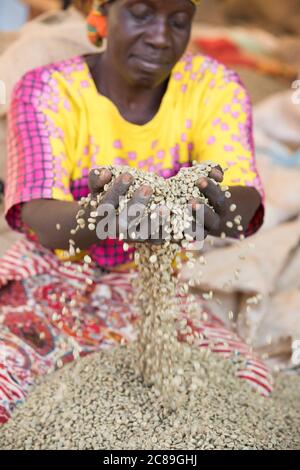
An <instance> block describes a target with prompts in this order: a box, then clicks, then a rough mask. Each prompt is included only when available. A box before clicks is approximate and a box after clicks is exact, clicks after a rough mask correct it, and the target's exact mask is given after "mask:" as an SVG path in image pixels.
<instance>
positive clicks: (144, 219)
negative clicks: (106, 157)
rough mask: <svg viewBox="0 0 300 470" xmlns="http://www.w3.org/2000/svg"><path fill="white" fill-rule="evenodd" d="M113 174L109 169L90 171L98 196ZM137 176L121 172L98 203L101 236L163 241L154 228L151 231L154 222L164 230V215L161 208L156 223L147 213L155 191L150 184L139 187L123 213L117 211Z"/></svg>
mask: <svg viewBox="0 0 300 470" xmlns="http://www.w3.org/2000/svg"><path fill="white" fill-rule="evenodd" d="M111 178H112V174H111V172H110V171H109V170H108V169H102V170H100V175H97V174H96V173H95V171H94V170H92V171H91V172H90V174H89V188H90V191H91V194H92V197H94V199H96V196H97V195H98V194H101V193H102V192H103V191H104V186H105V185H106V184H107V183H109V182H110V181H111ZM133 180H134V178H133V176H132V175H130V173H124V174H122V175H120V176H118V177H117V178H116V180H115V181H114V183H113V185H112V187H111V188H110V189H109V190H108V191H107V193H106V194H105V195H104V196H103V198H102V200H101V202H100V204H98V208H97V213H98V217H97V235H98V238H99V239H100V240H105V239H106V238H120V239H122V240H124V241H125V242H134V243H136V242H146V241H147V242H152V243H155V244H157V243H162V242H163V239H160V238H159V236H156V237H155V238H154V236H153V232H151V230H152V231H153V226H154V225H156V226H157V227H156V228H157V233H158V234H159V233H160V232H161V227H160V225H161V223H162V217H161V214H160V212H158V214H157V223H156V224H154V223H153V221H152V220H151V219H150V216H148V215H145V211H146V207H147V205H148V203H149V201H150V199H151V196H152V194H153V190H152V188H151V187H150V186H147V185H143V186H141V187H140V188H139V189H137V190H136V191H135V192H134V194H133V196H132V198H131V199H130V201H129V202H128V203H127V204H126V206H125V208H124V209H123V210H121V211H120V212H119V215H118V214H117V211H118V209H119V206H120V201H121V198H122V197H123V196H125V195H126V193H127V191H128V189H129V187H130V185H131V184H132V183H133ZM95 210H96V209H95ZM150 228H151V230H150ZM151 233H152V235H151ZM151 237H152V239H151ZM153 238H154V239H153Z"/></svg>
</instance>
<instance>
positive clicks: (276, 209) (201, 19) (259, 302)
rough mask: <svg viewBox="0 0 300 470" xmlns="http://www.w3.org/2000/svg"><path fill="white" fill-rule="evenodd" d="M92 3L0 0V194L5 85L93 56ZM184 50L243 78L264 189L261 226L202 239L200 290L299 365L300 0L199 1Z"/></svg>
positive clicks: (1, 230) (247, 333) (260, 346)
mask: <svg viewBox="0 0 300 470" xmlns="http://www.w3.org/2000/svg"><path fill="white" fill-rule="evenodd" d="M71 3H72V5H71ZM90 4H91V2H90V1H89V0H87V1H84V0H74V1H73V2H67V1H60V0H22V1H21V0H1V1H0V85H1V83H2V85H3V84H4V85H5V97H4V96H2V97H0V98H1V99H0V179H1V184H0V191H1V190H2V189H3V186H4V184H5V160H6V113H7V108H8V105H9V100H10V95H11V90H12V88H13V86H14V85H15V83H16V82H17V80H19V78H21V76H22V75H23V74H24V73H25V72H27V71H28V70H30V69H32V68H35V67H38V66H41V65H45V64H47V63H50V62H54V61H57V60H62V59H65V58H68V57H71V56H73V55H76V54H83V53H87V52H93V51H94V52H97V50H96V49H95V48H94V47H93V46H91V44H89V42H88V40H87V38H86V34H85V15H86V13H87V11H88V8H89V5H90ZM189 50H190V51H193V52H201V53H204V54H207V55H210V56H213V57H214V58H216V59H217V60H219V61H220V62H222V63H224V64H225V65H226V66H228V67H230V68H232V69H234V70H236V71H237V72H238V73H239V74H240V77H241V80H242V81H243V82H244V84H245V85H246V87H247V89H248V91H249V94H250V97H251V100H252V103H253V114H254V140H255V145H256V158H257V166H258V169H259V172H260V174H261V177H262V180H263V183H264V186H265V191H266V215H265V223H264V226H263V228H262V230H261V231H260V232H259V233H258V234H257V235H255V236H254V237H253V238H251V240H245V242H242V243H241V244H240V245H239V246H238V247H237V246H236V244H235V243H233V242H230V241H227V242H226V243H222V244H221V243H219V242H216V243H211V244H209V243H208V244H207V245H208V247H207V253H206V257H207V264H206V265H205V266H201V271H202V272H203V276H202V278H201V280H200V281H199V282H198V287H197V289H198V290H199V289H200V290H203V292H204V291H207V290H211V289H212V290H214V292H215V293H216V295H215V299H217V301H214V300H212V306H211V307H212V308H213V309H214V311H216V312H217V313H218V315H220V316H221V317H222V318H223V320H224V321H225V322H227V323H228V324H230V326H231V327H232V328H234V329H236V330H237V331H238V332H239V334H240V335H241V336H243V337H244V338H245V339H246V340H247V341H249V342H251V343H252V344H253V345H254V347H255V348H256V349H257V350H259V351H260V352H261V353H263V354H265V355H266V357H268V360H269V361H270V363H272V364H274V365H276V366H278V365H283V366H284V367H286V368H287V369H288V370H291V371H292V370H293V371H300V80H298V77H299V71H300V0H284V1H283V0H247V1H245V0H203V1H202V3H201V5H200V6H199V7H198V10H197V15H196V21H195V24H194V28H193V34H192V39H191V42H190V44H189ZM299 78H300V77H299ZM0 90H1V86H0ZM2 90H3V86H2ZM0 211H1V220H0V237H1V244H0V256H1V255H2V254H3V253H4V252H5V251H6V249H7V248H8V247H9V246H11V244H12V242H13V241H14V240H15V239H16V238H17V237H18V236H19V235H17V234H15V233H12V232H11V231H10V230H9V229H8V227H7V225H6V223H5V221H4V217H3V205H1V207H0ZM199 270H200V268H199V266H196V268H195V270H193V271H191V270H188V269H185V270H184V272H183V276H185V277H187V278H189V279H190V278H194V279H195V280H197V279H198V278H197V276H198V273H199ZM236 273H238V275H237V274H236ZM228 280H229V281H228ZM228 312H230V315H229V316H228Z"/></svg>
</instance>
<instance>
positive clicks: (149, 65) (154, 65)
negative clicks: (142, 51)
mask: <svg viewBox="0 0 300 470" xmlns="http://www.w3.org/2000/svg"><path fill="white" fill-rule="evenodd" d="M132 58H133V60H134V61H135V62H136V63H137V65H138V66H139V68H141V69H143V70H146V71H149V72H154V71H156V70H159V69H163V68H166V67H167V66H168V63H166V62H157V61H151V60H146V59H142V58H141V57H137V56H132Z"/></svg>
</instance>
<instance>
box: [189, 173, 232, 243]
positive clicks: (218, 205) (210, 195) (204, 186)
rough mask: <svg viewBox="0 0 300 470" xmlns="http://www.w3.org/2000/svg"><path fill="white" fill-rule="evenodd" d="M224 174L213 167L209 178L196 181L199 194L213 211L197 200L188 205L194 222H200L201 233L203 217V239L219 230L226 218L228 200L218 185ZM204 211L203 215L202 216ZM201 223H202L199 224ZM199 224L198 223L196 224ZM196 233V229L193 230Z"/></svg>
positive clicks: (192, 200)
mask: <svg viewBox="0 0 300 470" xmlns="http://www.w3.org/2000/svg"><path fill="white" fill-rule="evenodd" d="M223 177H224V173H223V171H222V168H221V167H220V166H216V167H214V168H213V169H212V170H211V172H210V174H209V177H208V178H206V177H201V178H200V179H199V180H198V181H197V186H198V188H199V189H200V191H201V193H202V194H203V195H204V196H205V197H206V198H207V199H208V202H209V205H210V206H211V207H213V209H212V208H211V207H209V206H207V205H204V207H203V203H202V202H201V201H200V200H198V199H191V200H190V204H191V206H192V210H193V215H194V220H195V221H200V224H199V225H200V227H199V231H200V229H201V230H202V231H203V215H204V238H205V237H206V236H207V235H214V234H215V233H217V232H218V231H219V229H220V226H221V225H222V222H223V220H224V219H225V218H226V216H228V211H229V207H228V202H227V201H228V199H227V198H226V196H225V192H224V191H222V189H221V186H220V184H216V183H222V181H223ZM203 211H204V214H203ZM201 222H202V223H201ZM198 223H199V222H198ZM195 231H196V233H197V227H196V229H195Z"/></svg>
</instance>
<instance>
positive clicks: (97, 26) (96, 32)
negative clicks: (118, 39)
mask: <svg viewBox="0 0 300 470" xmlns="http://www.w3.org/2000/svg"><path fill="white" fill-rule="evenodd" d="M111 1H112V0H96V1H95V3H94V7H93V9H92V11H91V13H90V14H89V16H88V18H87V30H88V38H89V40H90V41H91V42H92V43H93V44H95V46H97V47H100V46H102V43H103V38H105V37H106V35H107V22H106V17H105V16H104V15H103V13H102V10H101V7H102V6H103V5H104V4H105V3H109V2H111ZM190 2H192V3H193V4H194V5H198V4H199V3H200V2H201V0H190Z"/></svg>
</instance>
